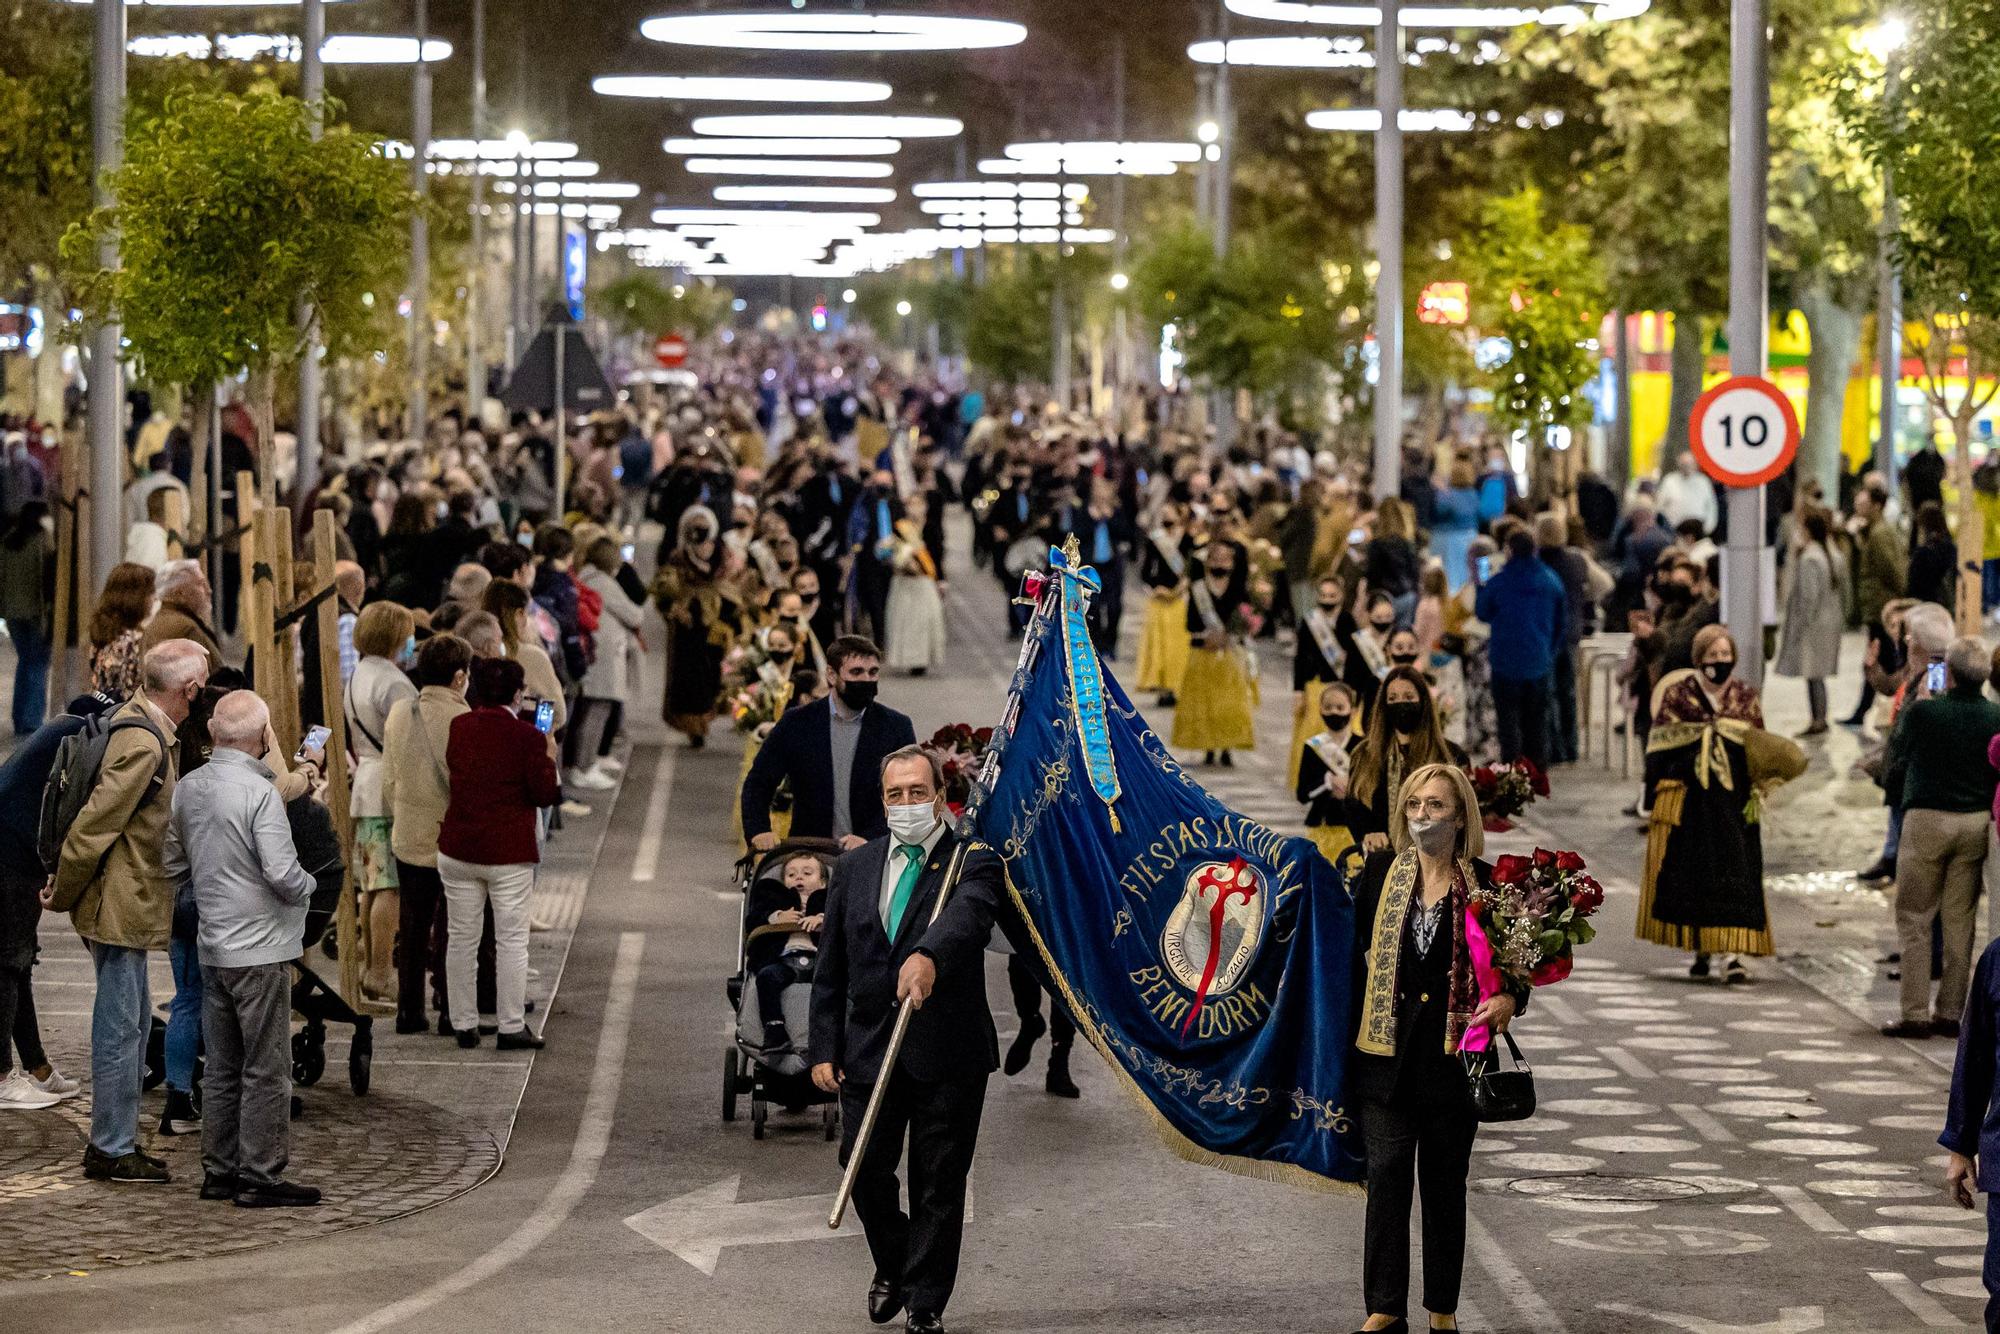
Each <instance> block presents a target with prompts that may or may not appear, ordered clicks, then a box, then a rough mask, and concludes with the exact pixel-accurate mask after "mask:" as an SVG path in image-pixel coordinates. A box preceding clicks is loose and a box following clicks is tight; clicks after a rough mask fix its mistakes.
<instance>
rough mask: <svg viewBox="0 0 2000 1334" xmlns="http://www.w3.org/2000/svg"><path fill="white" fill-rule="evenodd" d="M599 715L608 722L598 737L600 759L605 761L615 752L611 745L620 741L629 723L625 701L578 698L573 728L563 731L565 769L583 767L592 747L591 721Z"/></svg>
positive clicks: (605, 722) (572, 719)
mask: <svg viewBox="0 0 2000 1334" xmlns="http://www.w3.org/2000/svg"><path fill="white" fill-rule="evenodd" d="M598 715H601V716H602V717H603V719H604V723H603V726H602V727H601V728H600V729H599V735H598V737H597V757H598V758H599V759H603V758H604V757H605V756H606V755H609V754H610V753H611V743H612V742H614V741H616V740H617V739H618V729H619V728H620V727H621V726H622V725H623V724H624V722H625V701H623V700H617V699H602V698H599V697H598V696H595V695H583V696H580V697H578V699H577V701H576V712H574V713H572V714H571V715H570V717H569V726H568V727H567V728H566V729H564V732H563V743H562V749H563V767H564V768H566V769H575V768H578V767H580V761H581V760H582V759H583V754H584V751H585V750H586V749H588V747H589V745H590V740H591V737H590V727H589V722H590V719H591V718H592V717H593V716H598Z"/></svg>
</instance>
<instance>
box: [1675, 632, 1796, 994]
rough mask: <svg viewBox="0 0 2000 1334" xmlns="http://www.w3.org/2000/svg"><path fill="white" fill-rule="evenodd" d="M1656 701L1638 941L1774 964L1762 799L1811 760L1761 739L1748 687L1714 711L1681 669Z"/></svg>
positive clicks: (1727, 695)
mask: <svg viewBox="0 0 2000 1334" xmlns="http://www.w3.org/2000/svg"><path fill="white" fill-rule="evenodd" d="M1653 700H1654V719H1653V730H1652V735H1651V737H1650V738H1649V740H1648V741H1647V743H1646V797H1647V801H1648V804H1649V805H1650V806H1651V807H1652V811H1653V814H1652V820H1651V825H1650V830H1649V833H1648V835H1647V839H1646V869H1645V876H1644V879H1643V881H1642V882H1641V885H1640V890H1639V924H1638V931H1637V934H1638V937H1639V939H1641V940H1650V941H1652V942H1654V943H1655V944H1658V945H1667V946H1670V947H1672V948H1674V949H1680V950H1691V951H1693V952H1694V953H1697V954H1750V955H1769V954H1771V953H1772V952H1773V950H1772V941H1771V919H1770V916H1769V914H1768V913H1767V911H1766V910H1765V905H1764V840H1763V832H1762V828H1761V815H1762V806H1763V795H1762V794H1763V792H1764V791H1766V790H1769V789H1770V788H1773V787H1776V786H1777V785H1778V784H1779V783H1782V782H1785V781H1787V780H1788V779H1790V778H1794V777H1797V776H1798V774H1800V773H1802V772H1804V769H1805V761H1804V757H1803V755H1802V754H1801V753H1800V752H1799V750H1798V747H1796V746H1793V745H1791V743H1790V742H1787V741H1784V740H1782V739H1781V738H1777V737H1773V736H1771V735H1770V734H1769V733H1767V732H1765V731H1764V730H1763V729H1764V712H1763V706H1762V703H1761V702H1760V700H1759V698H1758V695H1757V691H1756V690H1755V689H1754V688H1753V687H1751V686H1748V685H1745V684H1744V683H1743V682H1741V681H1736V680H1731V681H1729V682H1728V683H1727V684H1725V685H1724V686H1723V687H1722V689H1721V690H1720V691H1719V692H1718V694H1717V697H1716V701H1715V702H1714V703H1713V704H1711V703H1710V701H1709V696H1708V693H1707V692H1706V691H1705V690H1703V689H1702V683H1701V678H1700V677H1698V676H1697V675H1696V674H1695V673H1693V672H1691V671H1686V670H1682V671H1678V672H1674V673H1672V674H1671V675H1669V676H1668V677H1666V678H1665V679H1664V680H1662V681H1661V682H1660V685H1659V689H1658V690H1657V691H1655V693H1654V697H1653Z"/></svg>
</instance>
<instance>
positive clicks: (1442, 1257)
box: [1361, 1069, 1479, 1316]
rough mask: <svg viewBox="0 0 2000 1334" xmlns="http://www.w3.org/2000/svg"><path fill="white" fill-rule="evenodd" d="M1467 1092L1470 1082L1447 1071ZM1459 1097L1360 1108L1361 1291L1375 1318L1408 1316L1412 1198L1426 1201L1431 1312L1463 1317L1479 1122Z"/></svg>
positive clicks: (1409, 1098)
mask: <svg viewBox="0 0 2000 1334" xmlns="http://www.w3.org/2000/svg"><path fill="white" fill-rule="evenodd" d="M1447 1075H1448V1076H1451V1077H1453V1078H1455V1079H1457V1081H1458V1082H1459V1084H1460V1085H1461V1090H1462V1086H1463V1084H1464V1081H1465V1077H1464V1075H1463V1074H1462V1073H1460V1072H1459V1071H1457V1070H1456V1069H1443V1070H1441V1071H1440V1076H1441V1077H1443V1076H1447ZM1456 1092H1457V1093H1458V1096H1456V1097H1420V1096H1415V1095H1413V1094H1410V1093H1403V1094H1399V1095H1398V1096H1397V1097H1395V1098H1392V1099H1390V1100H1388V1101H1378V1100H1376V1099H1373V1098H1369V1099H1364V1100H1363V1101H1362V1103H1361V1139H1362V1145H1363V1148H1364V1150H1365V1152H1366V1153H1367V1156H1368V1218H1367V1223H1366V1225H1365V1228H1364V1239H1363V1258H1362V1265H1361V1272H1362V1290H1363V1294H1364V1295H1365V1297H1366V1299H1367V1302H1368V1314H1370V1315H1387V1316H1407V1315H1408V1314H1409V1304H1410V1199H1411V1193H1412V1190H1413V1188H1414V1189H1417V1190H1421V1191H1422V1192H1423V1198H1424V1309H1425V1310H1426V1311H1429V1312H1431V1313H1432V1314H1433V1315H1456V1314H1457V1313H1458V1287H1459V1280H1460V1278H1461V1277H1462V1276H1463V1274H1464V1271H1465V1179H1466V1174H1467V1173H1468V1172H1469V1171H1470V1170H1471V1165H1472V1139H1473V1136H1474V1135H1475V1134H1476V1133H1478V1130H1479V1123H1478V1121H1477V1120H1475V1119H1474V1117H1473V1114H1472V1103H1471V1101H1470V1099H1469V1098H1467V1097H1466V1096H1465V1095H1464V1093H1463V1092H1462V1091H1456Z"/></svg>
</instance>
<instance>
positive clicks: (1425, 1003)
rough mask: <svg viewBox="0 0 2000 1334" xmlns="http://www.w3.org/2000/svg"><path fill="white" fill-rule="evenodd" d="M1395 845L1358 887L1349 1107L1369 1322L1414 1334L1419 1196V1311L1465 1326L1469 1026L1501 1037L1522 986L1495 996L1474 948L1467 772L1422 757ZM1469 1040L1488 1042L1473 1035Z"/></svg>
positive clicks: (1482, 879)
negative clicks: (1357, 1147) (1357, 1145)
mask: <svg viewBox="0 0 2000 1334" xmlns="http://www.w3.org/2000/svg"><path fill="white" fill-rule="evenodd" d="M1389 833H1390V841H1391V848H1392V850H1391V851H1388V852H1379V853H1376V854H1375V855H1374V856H1372V857H1370V858H1369V859H1368V864H1367V867H1366V869H1365V870H1364V871H1363V872H1362V874H1361V878H1360V881H1359V882H1358V883H1357V885H1356V887H1355V894H1354V923H1355V926H1354V961H1353V969H1354V991H1353V994H1354V996H1355V997H1356V1011H1357V1015H1356V1025H1355V1038H1354V1048H1355V1050H1354V1055H1353V1061H1352V1065H1351V1067H1350V1074H1349V1087H1348V1095H1349V1098H1350V1099H1351V1102H1350V1105H1352V1106H1356V1107H1358V1109H1359V1113H1360V1118H1361V1136H1362V1141H1363V1147H1364V1151H1365V1153H1366V1155H1367V1163H1368V1168H1367V1172H1368V1219H1367V1225H1366V1229H1365V1234H1364V1235H1365V1240H1364V1251H1363V1260H1362V1273H1363V1279H1362V1283H1363V1289H1364V1292H1365V1294H1366V1297H1367V1301H1368V1312H1369V1315H1368V1321H1367V1323H1366V1324H1365V1325H1363V1326H1362V1329H1363V1330H1364V1331H1365V1332H1368V1334H1372V1332H1373V1331H1385V1330H1386V1331H1396V1332H1398V1334H1400V1332H1401V1331H1407V1330H1408V1329H1409V1328H1410V1323H1409V1319H1408V1316H1407V1312H1408V1306H1409V1286H1410V1199H1411V1192H1412V1189H1413V1188H1416V1189H1421V1190H1422V1191H1423V1197H1424V1309H1425V1310H1426V1311H1428V1312H1429V1313H1430V1328H1432V1329H1456V1328H1458V1318H1457V1315H1456V1312H1457V1310H1458V1289H1459V1279H1460V1275H1461V1273H1462V1271H1463V1269H1464V1265H1465V1183H1466V1176H1467V1173H1468V1172H1469V1170H1470V1167H1471V1161H1472V1140H1473V1136H1474V1134H1475V1133H1476V1132H1477V1131H1478V1129H1479V1123H1478V1119H1477V1117H1476V1116H1475V1115H1474V1113H1473V1108H1472V1092H1471V1085H1470V1082H1469V1081H1468V1079H1467V1077H1466V1071H1465V1066H1464V1064H1463V1062H1462V1060H1461V1059H1460V1056H1459V1051H1460V1045H1461V1042H1462V1040H1464V1039H1465V1038H1466V1035H1467V1030H1468V1029H1476V1028H1483V1029H1485V1030H1488V1032H1490V1033H1502V1032H1505V1031H1506V1029H1507V1025H1508V1024H1509V1023H1510V1022H1511V1021H1512V1020H1513V1018H1514V1016H1515V1015H1516V1014H1518V1013H1519V1012H1520V1011H1521V1009H1522V1007H1523V1006H1525V1005H1526V1004H1527V999H1528V998H1527V992H1526V990H1525V989H1521V990H1513V989H1502V990H1499V991H1497V992H1490V993H1489V992H1487V989H1486V988H1485V987H1484V986H1483V985H1482V983H1481V982H1480V980H1479V977H1478V975H1477V974H1476V973H1475V971H1474V969H1473V966H1472V963H1471V958H1470V952H1469V950H1468V948H1467V945H1466V913H1467V909H1468V906H1469V898H1470V894H1471V891H1472V889H1473V888H1474V887H1475V886H1484V885H1487V884H1490V874H1491V868H1490V867H1489V866H1488V865H1487V864H1486V863H1485V862H1482V861H1478V860H1475V859H1476V858H1477V857H1478V856H1479V855H1480V853H1481V852H1483V851H1484V839H1483V838H1482V837H1481V833H1480V826H1479V805H1478V799H1477V798H1476V797H1475V796H1474V794H1473V790H1472V783H1471V780H1470V779H1468V778H1467V777H1466V776H1465V773H1464V771H1463V770H1461V769H1458V768H1456V767H1454V766H1452V765H1448V764H1431V765H1425V766H1423V767H1421V768H1419V769H1417V770H1415V771H1414V772H1413V773H1411V774H1410V776H1409V777H1408V778H1406V779H1405V780H1404V781H1403V785H1402V790H1401V792H1400V793H1399V794H1398V800H1397V801H1396V802H1395V804H1394V805H1393V806H1392V808H1391V811H1390V829H1389ZM1472 1046H1473V1047H1474V1048H1475V1049H1476V1048H1478V1047H1479V1046H1480V1041H1479V1035H1477V1034H1475V1035H1474V1038H1473V1040H1472Z"/></svg>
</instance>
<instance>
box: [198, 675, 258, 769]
mask: <svg viewBox="0 0 2000 1334" xmlns="http://www.w3.org/2000/svg"><path fill="white" fill-rule="evenodd" d="M270 725H271V710H270V708H269V707H268V706H267V705H266V704H265V703H264V701H263V700H261V699H259V698H257V695H256V694H255V692H253V691H249V690H232V691H230V692H229V693H228V694H226V695H224V696H223V697H222V698H221V699H219V700H217V701H215V712H214V713H212V714H210V715H209V719H208V736H209V740H211V741H213V742H214V743H215V746H216V749H218V750H240V751H242V752H243V753H244V754H245V755H248V756H251V757H252V758H261V757H262V756H263V754H264V729H265V728H267V727H269V726H270Z"/></svg>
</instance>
